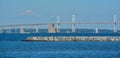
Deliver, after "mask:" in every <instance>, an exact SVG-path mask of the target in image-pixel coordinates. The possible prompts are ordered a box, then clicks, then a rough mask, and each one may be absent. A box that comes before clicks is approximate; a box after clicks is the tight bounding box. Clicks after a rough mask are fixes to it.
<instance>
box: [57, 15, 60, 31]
mask: <svg viewBox="0 0 120 58" xmlns="http://www.w3.org/2000/svg"><path fill="white" fill-rule="evenodd" d="M57 32H60V17H59V16H57Z"/></svg>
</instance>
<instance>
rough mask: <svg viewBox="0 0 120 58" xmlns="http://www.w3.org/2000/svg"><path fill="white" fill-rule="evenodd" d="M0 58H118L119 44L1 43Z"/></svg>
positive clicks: (119, 57)
mask: <svg viewBox="0 0 120 58" xmlns="http://www.w3.org/2000/svg"><path fill="white" fill-rule="evenodd" d="M0 58H120V42H23V41H1V42H0Z"/></svg>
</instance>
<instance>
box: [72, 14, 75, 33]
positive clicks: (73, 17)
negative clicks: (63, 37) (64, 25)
mask: <svg viewBox="0 0 120 58" xmlns="http://www.w3.org/2000/svg"><path fill="white" fill-rule="evenodd" d="M75 19H76V18H75V15H72V32H75Z"/></svg>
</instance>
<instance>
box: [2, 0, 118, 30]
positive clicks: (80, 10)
mask: <svg viewBox="0 0 120 58" xmlns="http://www.w3.org/2000/svg"><path fill="white" fill-rule="evenodd" d="M72 14H75V15H76V21H79V22H112V21H113V15H114V14H116V15H117V19H118V20H117V21H118V22H120V20H119V18H120V0H0V25H7V24H28V23H40V22H56V16H60V21H61V22H71V16H72ZM119 26H120V25H118V29H120V27H119ZM61 27H69V28H71V25H61ZM96 27H98V28H105V29H112V28H113V25H77V26H76V28H96Z"/></svg>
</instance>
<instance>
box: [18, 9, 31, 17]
mask: <svg viewBox="0 0 120 58" xmlns="http://www.w3.org/2000/svg"><path fill="white" fill-rule="evenodd" d="M32 13H33V11H32V10H30V9H28V10H25V11H23V12H21V13H19V14H18V16H24V15H32Z"/></svg>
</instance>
